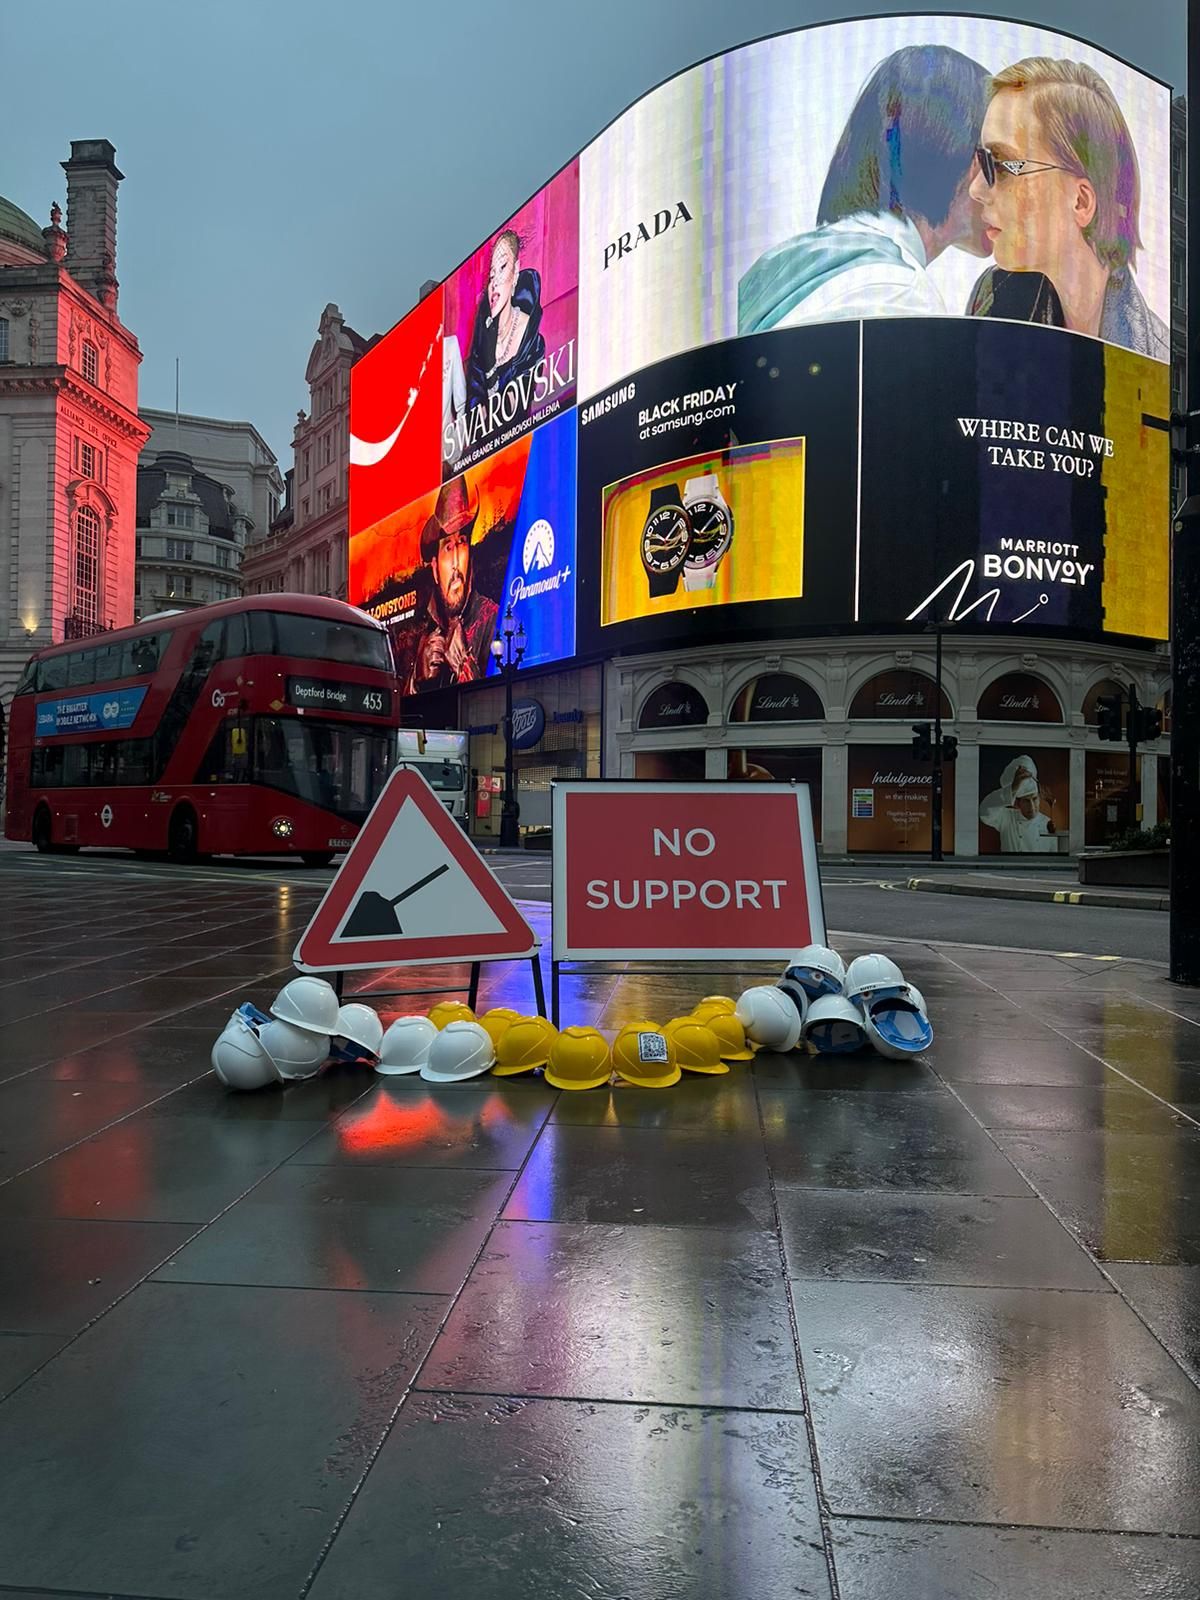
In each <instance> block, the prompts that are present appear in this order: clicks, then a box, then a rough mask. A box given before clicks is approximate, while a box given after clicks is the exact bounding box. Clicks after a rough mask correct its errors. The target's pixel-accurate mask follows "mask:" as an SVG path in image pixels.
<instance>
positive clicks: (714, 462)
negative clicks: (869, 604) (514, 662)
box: [579, 327, 858, 647]
mask: <svg viewBox="0 0 1200 1600" xmlns="http://www.w3.org/2000/svg"><path fill="white" fill-rule="evenodd" d="M610 402H611V403H610ZM857 410H858V330H857V328H851V327H840V328H839V327H829V328H798V329H789V330H785V331H782V332H780V333H775V334H762V335H758V336H756V337H755V338H752V339H737V340H731V341H729V342H728V343H726V344H721V345H712V346H709V347H707V348H705V349H701V350H693V351H690V352H689V353H688V354H687V355H683V356H677V357H676V358H675V359H674V360H671V361H664V362H660V363H659V364H658V365H657V366H655V367H652V368H650V369H649V370H647V371H645V372H640V373H637V374H635V375H634V376H633V377H632V378H630V379H628V380H627V381H626V382H625V383H623V384H621V385H620V386H619V387H618V389H617V390H615V391H611V392H610V393H609V394H608V395H605V396H601V397H599V398H598V399H597V400H594V401H592V402H590V403H588V404H585V405H584V406H583V407H581V410H580V441H579V451H580V462H579V465H580V480H579V526H580V530H581V531H580V613H579V627H580V634H581V638H582V636H583V635H584V634H585V632H586V633H587V634H588V637H589V642H590V641H591V638H592V634H591V629H592V627H593V626H594V624H596V623H598V625H599V628H598V637H597V639H596V643H597V644H599V645H607V644H608V643H609V641H610V639H612V638H614V637H617V638H619V639H620V641H621V642H622V643H624V642H625V641H626V640H631V641H632V642H634V643H638V642H642V641H643V640H645V641H647V642H648V641H650V640H653V641H654V642H656V643H662V642H665V641H666V640H667V639H668V638H670V637H680V638H683V637H686V636H688V634H692V635H694V634H695V632H696V630H697V628H698V627H699V628H707V627H708V626H709V622H708V618H707V616H706V613H708V612H711V611H713V610H714V608H725V607H728V606H733V605H738V606H745V605H750V604H755V603H760V602H779V601H785V602H787V603H788V606H789V611H788V613H787V615H788V618H789V620H792V621H794V623H795V625H796V626H800V627H804V626H814V625H815V626H821V625H824V624H826V623H828V622H831V621H842V620H845V619H847V618H848V617H849V614H850V602H851V596H852V594H853V589H854V560H855V537H854V519H855V472H856V466H857V458H856V420H857ZM777 609H778V608H777V606H776V607H773V610H775V611H776V612H777ZM741 614H742V615H743V616H744V615H745V613H744V612H743V613H741ZM725 625H726V626H728V624H725ZM593 647H595V646H593Z"/></svg>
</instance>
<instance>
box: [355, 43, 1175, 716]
mask: <svg viewBox="0 0 1200 1600" xmlns="http://www.w3.org/2000/svg"><path fill="white" fill-rule="evenodd" d="M1169 129H1170V99H1169V92H1168V90H1167V89H1166V87H1165V86H1164V85H1162V84H1159V83H1158V82H1156V81H1155V80H1153V79H1150V78H1148V77H1146V76H1145V75H1143V74H1141V73H1139V72H1137V71H1135V70H1134V69H1133V68H1131V67H1129V66H1127V65H1125V64H1124V63H1122V62H1120V61H1117V60H1116V59H1114V58H1113V57H1111V56H1108V55H1106V54H1105V53H1103V52H1102V51H1099V50H1097V49H1096V48H1095V47H1093V46H1091V45H1087V44H1084V43H1083V42H1081V41H1079V40H1075V39H1072V38H1069V37H1066V36H1064V35H1062V34H1057V33H1052V32H1050V31H1049V30H1047V29H1044V28H1037V27H1032V26H1028V25H1026V24H1022V23H1015V22H1007V21H997V20H994V19H987V18H979V17H955V16H910V17H886V18H876V19H869V20H859V21H852V22H844V23H835V24H830V25H826V26H818V27H812V28H807V29H803V30H800V31H798V32H795V33H790V34H784V35H779V36H776V37H773V38H769V39H764V40H760V41H758V42H756V43H754V44H750V45H746V46H744V47H742V48H740V49H737V50H732V51H729V52H727V53H726V54H724V55H721V56H718V57H714V58H713V59H711V60H709V61H706V62H702V63H701V64H699V65H698V66H695V67H691V68H688V69H687V70H686V71H683V72H681V73H680V74H678V76H676V77H675V78H672V79H671V80H669V81H668V82H667V83H665V84H663V85H661V86H660V87H659V88H657V89H655V90H652V91H651V92H650V93H648V94H647V95H645V96H644V97H643V98H642V99H641V100H640V101H638V102H637V103H636V104H635V105H633V106H632V107H630V109H629V110H628V111H627V112H625V113H624V114H623V115H622V116H620V117H618V118H617V119H616V120H615V121H614V122H613V123H612V124H611V125H610V126H609V127H608V128H607V129H605V131H604V132H603V133H602V134H600V135H599V137H598V138H597V139H595V140H594V141H593V142H592V144H590V145H589V146H588V147H587V148H586V149H585V150H584V151H583V152H582V153H581V154H580V155H579V157H578V158H577V159H575V160H573V161H572V162H570V163H569V164H568V165H567V166H566V167H564V168H563V169H562V170H561V171H560V172H559V173H557V174H556V175H555V177H554V178H552V179H551V180H550V182H549V183H548V184H547V185H546V186H545V188H543V189H542V190H540V191H539V192H538V193H537V194H536V195H534V197H533V198H532V199H531V200H530V201H528V202H527V203H526V205H524V206H523V207H521V208H520V210H519V211H518V212H516V213H515V214H514V215H513V216H512V217H510V218H509V219H507V221H506V222H504V223H503V224H502V225H501V226H500V227H498V228H496V229H495V230H494V231H493V232H492V233H491V234H489V235H488V236H487V238H486V239H484V241H483V242H482V243H481V245H480V246H479V248H478V249H477V250H476V251H475V252H474V253H473V254H472V256H471V257H469V258H468V260H467V261H466V262H464V263H463V264H462V265H461V266H460V267H459V268H457V269H456V270H455V271H454V272H453V273H451V274H450V276H449V277H448V278H447V279H446V281H445V283H444V284H443V285H441V286H440V287H439V288H437V289H436V290H435V291H434V292H433V293H431V294H430V295H429V296H428V297H427V298H426V300H424V301H423V302H422V303H421V304H420V305H419V306H418V307H417V308H416V309H415V310H414V311H413V312H411V313H410V314H409V316H408V317H406V318H405V319H404V320H403V321H402V322H401V323H400V324H399V325H398V326H397V327H396V328H395V329H393V331H392V332H391V333H390V334H389V335H388V336H387V338H386V339H384V340H383V341H382V342H381V343H380V344H379V345H378V346H377V347H376V348H375V349H374V350H372V351H371V352H370V353H369V354H368V356H367V357H365V358H364V360H363V361H362V362H360V363H359V365H358V366H357V367H356V368H355V371H354V375H353V378H352V386H351V434H352V440H351V462H352V468H351V508H350V514H351V535H352V539H351V556H350V595H351V599H352V600H354V601H355V603H357V604H360V605H365V606H367V607H368V609H371V610H372V611H374V612H375V613H376V614H377V615H380V616H383V617H384V618H385V619H386V620H389V621H390V622H391V624H392V627H393V631H394V633H395V635H396V637H397V639H398V641H399V643H400V644H401V654H402V656H404V659H405V661H406V663H407V667H406V670H407V672H408V675H409V684H410V687H411V688H413V689H420V688H421V687H425V686H432V685H434V684H442V685H444V684H445V683H446V682H447V681H454V682H468V681H470V676H469V674H470V672H471V668H470V667H469V666H467V665H465V664H464V660H463V658H462V654H461V651H460V649H459V648H458V647H457V646H455V647H454V648H453V650H452V651H451V650H450V648H449V647H447V649H448V654H453V656H454V662H453V664H452V666H453V673H452V676H451V677H450V678H447V671H448V670H449V669H448V668H447V667H446V666H445V665H444V664H440V665H439V668H438V671H437V672H425V671H424V670H423V668H422V665H421V662H422V660H423V659H424V658H423V657H421V655H420V652H419V650H418V649H417V646H416V645H415V644H414V639H415V633H414V627H415V620H416V615H417V609H419V608H420V607H422V606H426V607H427V602H428V600H429V597H430V595H432V594H433V593H434V591H435V590H436V585H437V575H436V557H430V556H427V555H426V554H424V553H423V545H424V547H427V546H428V545H429V538H428V537H426V535H425V534H424V533H423V532H422V530H424V529H425V528H426V525H427V524H428V523H429V522H430V519H431V518H432V519H434V521H435V522H436V518H437V507H438V503H439V500H440V501H441V502H442V514H443V518H444V517H445V515H446V512H447V506H446V497H447V495H453V496H458V497H460V498H461V496H462V495H463V494H464V493H465V496H466V499H465V501H464V507H463V508H462V515H463V518H464V519H469V516H470V505H471V504H472V503H473V502H472V500H471V496H472V494H474V492H475V489H476V486H479V492H480V494H481V495H482V496H483V497H484V498H485V499H486V493H485V490H484V488H483V485H484V483H485V480H487V475H488V472H491V473H493V474H494V475H496V481H497V482H499V481H500V480H501V479H503V480H504V481H505V482H508V481H509V478H510V477H512V474H514V473H515V471H516V468H515V466H514V465H513V463H515V462H516V461H517V459H518V457H520V459H521V460H522V461H525V460H526V459H531V460H533V461H534V463H535V467H536V470H535V471H534V473H533V476H532V478H530V479H529V480H528V482H526V480H525V479H524V478H522V483H523V484H524V488H523V490H522V493H523V494H524V495H525V499H526V502H527V504H525V505H524V508H522V505H521V504H518V502H517V501H513V502H512V504H511V505H510V506H509V509H508V511H507V512H506V513H505V519H502V521H503V526H504V528H505V530H506V531H505V533H504V535H503V537H500V535H499V534H497V533H496V532H495V531H494V529H492V526H491V525H490V524H489V529H490V530H491V531H487V532H485V531H484V524H483V523H482V522H480V521H479V520H478V519H476V520H475V521H473V522H471V525H470V526H471V531H470V534H469V537H468V543H469V546H470V549H471V550H472V552H473V557H474V559H475V569H476V571H475V573H473V574H472V575H470V576H469V577H468V579H467V580H466V584H467V587H466V589H465V590H464V594H465V596H466V598H464V599H462V600H461V605H462V606H463V607H464V608H465V607H467V606H469V605H470V601H471V597H472V596H474V597H475V599H476V600H477V601H482V600H483V599H487V600H488V601H489V602H490V603H491V604H492V605H494V606H496V607H497V608H498V609H497V613H496V615H497V616H498V615H499V614H500V613H501V612H502V610H503V608H504V606H507V605H508V604H514V609H516V610H518V611H520V609H521V608H522V607H528V606H529V604H530V602H531V601H532V600H534V599H535V598H536V599H537V601H538V602H539V604H540V607H541V610H540V614H539V617H538V619H537V631H538V634H539V638H540V640H541V643H540V645H539V647H538V658H539V660H542V661H546V662H549V661H551V660H554V659H562V658H564V657H566V656H568V655H570V654H572V653H573V652H574V651H576V650H578V651H581V652H588V653H592V652H608V651H613V650H618V649H637V648H646V647H650V646H657V647H663V646H667V645H671V644H675V643H678V644H680V645H683V644H685V643H687V642H689V641H691V642H694V641H695V640H697V639H703V638H715V637H717V636H718V634H724V635H725V636H729V637H732V636H736V635H737V634H738V633H740V632H743V631H744V632H749V633H751V634H753V633H754V632H755V631H770V632H772V633H775V634H780V633H786V632H789V631H796V632H805V631H812V630H814V629H836V628H838V627H841V626H845V625H855V624H857V625H859V626H862V627H868V628H876V629H878V628H891V627H897V626H902V625H905V624H913V625H916V624H920V623H923V622H926V621H928V620H930V619H932V618H934V617H936V618H939V619H941V620H945V621H962V622H964V623H968V624H970V625H972V626H980V627H982V626H990V627H993V628H996V627H1003V628H1010V627H1011V628H1018V629H1032V630H1035V631H1038V630H1043V631H1044V630H1052V631H1055V630H1069V631H1073V632H1076V633H1082V634H1087V635H1093V636H1094V635H1097V634H1101V633H1109V634H1113V635H1119V636H1125V637H1135V638H1136V637H1141V638H1149V639H1161V638H1163V637H1165V634H1166V630H1167V618H1166V601H1167V538H1168V531H1167V530H1168V505H1167V496H1168V434H1167V431H1166V420H1167V416H1168V407H1169V401H1168V367H1167V361H1168V358H1169V333H1168V326H1167V325H1168V320H1169V314H1170V308H1169V289H1170V271H1169V267H1170V260H1169V249H1170V221H1169V218H1170V205H1169V176H1170V159H1169ZM439 401H440V404H439ZM546 430H553V448H552V450H550V449H546V450H543V449H539V448H538V441H539V440H540V438H541V436H542V434H543V432H545V431H546ZM567 432H570V433H571V434H572V440H571V449H570V451H569V452H568V450H567V448H566V445H565V437H566V433H567ZM518 447H519V448H518ZM522 450H527V451H528V452H529V456H528V458H527V457H526V456H524V455H522ZM543 455H546V457H547V460H548V459H549V458H550V457H551V456H552V457H553V460H554V463H555V465H554V467H553V469H552V472H553V497H554V505H553V508H552V511H553V515H552V516H546V517H542V518H541V519H540V520H543V521H547V522H549V523H550V524H551V525H552V526H554V527H555V529H556V535H555V537H556V540H558V543H557V544H556V549H558V550H562V549H565V548H566V547H567V546H566V545H565V544H564V543H563V542H562V538H561V537H560V536H559V535H558V532H557V529H558V528H559V527H560V526H563V527H569V534H568V535H566V537H569V539H570V541H571V549H572V561H571V569H572V575H571V578H570V580H569V581H568V580H566V579H564V581H563V582H562V583H561V584H559V585H558V586H556V587H555V588H554V589H552V590H551V589H547V588H545V587H542V588H541V589H539V590H537V591H536V593H535V592H534V591H532V590H531V589H529V588H528V586H529V585H532V584H534V583H535V581H537V580H536V579H535V578H534V576H532V575H531V572H530V570H529V569H527V568H523V567H519V566H514V562H517V561H518V551H517V545H518V543H521V544H522V546H523V543H524V541H525V538H526V536H527V534H528V528H527V527H526V526H525V524H524V523H521V525H520V527H519V526H518V522H519V519H521V518H525V519H526V520H527V518H528V514H529V508H531V507H533V506H534V505H535V503H536V502H539V501H540V502H545V501H546V497H547V495H548V494H549V493H550V482H551V479H550V477H549V476H547V474H549V473H550V472H551V469H550V468H549V467H546V468H545V469H544V470H543V468H542V467H540V466H537V462H538V460H539V459H540V458H541V457H542V456H543ZM489 463H495V465H494V467H489ZM522 470H524V469H522ZM481 474H482V475H483V476H482V477H481V476H480V475H481ZM568 474H569V478H568ZM512 482H513V483H514V484H515V482H516V478H515V477H512ZM456 486H457V487H456ZM464 486H465V488H464ZM513 492H514V493H515V492H516V491H515V489H514V491H513ZM568 502H570V505H571V511H570V515H569V516H568V515H567V514H566V511H565V507H566V505H567V503H568ZM451 520H453V519H451ZM534 520H535V521H537V520H539V518H538V517H537V516H535V517H534ZM496 526H499V524H497V525H496ZM522 528H523V529H524V531H521V530H522ZM458 542H459V543H460V544H461V542H462V540H461V537H459V538H458ZM533 543H534V545H537V544H538V540H537V539H536V538H535V539H534V541H533ZM501 545H503V551H501ZM521 553H522V554H523V550H522V552H521ZM576 564H577V567H578V571H577V572H576V571H575V567H576ZM501 566H503V571H501ZM385 569H386V570H385ZM476 574H477V576H476ZM518 579H519V580H520V583H523V584H525V585H526V586H527V588H526V589H525V590H522V589H521V588H520V585H519V584H518V585H517V586H516V587H514V582H515V580H518ZM426 591H428V592H426ZM438 592H440V591H438ZM456 593H457V590H456ZM401 601H403V603H400V602H401ZM441 603H442V604H443V609H444V611H445V617H444V619H443V620H444V624H445V626H444V628H443V630H442V631H447V632H448V633H454V632H455V629H456V617H457V613H454V612H452V611H451V610H449V609H446V608H447V607H448V606H450V605H452V604H453V603H454V602H453V601H452V600H450V599H448V598H447V597H446V596H443V600H442V602H441ZM437 604H438V602H436V601H435V604H434V610H435V611H436V609H437ZM414 608H416V609H414ZM568 608H571V614H570V615H567V610H568ZM472 617H473V618H474V621H475V622H476V623H477V624H479V623H480V618H481V617H483V618H486V619H487V626H492V625H493V624H494V622H495V620H496V619H495V617H493V616H492V613H491V612H490V611H488V609H487V607H482V609H481V607H480V605H479V604H476V605H475V607H474V610H473V611H472ZM528 626H529V623H528V622H527V627H528ZM482 631H483V632H486V631H487V628H486V627H483V628H482ZM437 653H438V652H437V650H436V649H435V650H434V654H435V655H436V654H437ZM439 660H440V658H439ZM480 670H481V674H482V673H485V672H486V670H487V669H486V664H485V665H484V666H483V667H482V668H481V669H480Z"/></svg>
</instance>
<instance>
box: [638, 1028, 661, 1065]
mask: <svg viewBox="0 0 1200 1600" xmlns="http://www.w3.org/2000/svg"><path fill="white" fill-rule="evenodd" d="M666 1059H667V1041H666V1040H665V1039H664V1038H663V1036H662V1034H661V1033H639V1034H638V1060H639V1061H641V1062H643V1063H644V1062H647V1061H657V1062H663V1063H665V1062H666Z"/></svg>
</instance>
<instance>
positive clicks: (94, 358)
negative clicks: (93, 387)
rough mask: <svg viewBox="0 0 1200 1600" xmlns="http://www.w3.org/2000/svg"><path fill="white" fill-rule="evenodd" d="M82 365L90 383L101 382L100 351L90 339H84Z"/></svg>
mask: <svg viewBox="0 0 1200 1600" xmlns="http://www.w3.org/2000/svg"><path fill="white" fill-rule="evenodd" d="M80 367H81V369H82V371H83V375H84V377H85V378H86V379H87V381H88V382H89V383H99V382H100V352H99V350H97V349H96V346H95V345H94V344H92V343H91V342H90V340H88V339H85V340H84V341H83V356H82V358H81V360H80Z"/></svg>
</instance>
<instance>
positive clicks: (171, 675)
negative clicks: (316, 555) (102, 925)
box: [5, 594, 399, 866]
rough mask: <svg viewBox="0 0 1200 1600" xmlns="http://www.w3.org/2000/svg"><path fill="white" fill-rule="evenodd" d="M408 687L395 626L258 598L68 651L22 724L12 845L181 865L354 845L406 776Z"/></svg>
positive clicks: (34, 675)
mask: <svg viewBox="0 0 1200 1600" xmlns="http://www.w3.org/2000/svg"><path fill="white" fill-rule="evenodd" d="M398 689H399V686H398V684H397V682H396V679H395V674H394V671H393V666H392V655H391V647H390V644H389V642H388V637H387V633H386V631H385V629H384V628H383V627H382V625H381V624H379V623H377V622H376V621H374V619H373V618H371V617H368V616H367V615H366V614H365V613H364V612H362V611H358V610H356V609H355V608H354V607H352V606H348V605H344V604H343V603H342V602H341V601H340V600H325V599H321V598H319V597H316V596H312V595H294V594H292V595H283V594H268V595H255V596H251V597H249V598H246V599H243V600H230V601H224V602H222V603H220V604H218V605H211V606H202V607H200V608H199V609H197V610H194V611H186V612H175V613H171V612H163V613H160V614H158V615H157V616H153V617H147V618H145V619H144V620H143V621H142V622H139V623H137V624H135V625H134V626H133V627H132V628H120V629H117V630H115V631H113V632H110V633H102V634H98V635H96V636H94V637H92V638H90V639H85V640H80V641H72V642H71V643H69V644H61V645H55V646H53V647H52V648H50V649H48V650H42V651H40V652H39V653H38V654H37V655H35V656H34V657H33V658H32V659H31V660H30V662H29V663H28V665H27V666H26V668H25V672H24V675H23V676H22V678H21V681H20V683H19V684H18V686H17V690H16V693H15V695H14V696H13V701H12V706H11V709H10V714H9V735H8V771H7V815H6V819H5V832H6V834H7V835H8V837H9V838H10V839H32V841H33V843H34V844H35V845H36V846H37V848H38V849H39V850H43V851H68V850H78V849H79V847H80V846H81V845H109V846H113V845H121V846H127V847H128V848H130V849H133V850H137V851H142V852H148V853H152V854H154V853H160V852H163V851H165V852H166V853H167V854H168V855H170V856H171V857H172V858H173V859H175V860H177V861H187V860H195V859H196V858H197V857H199V856H201V855H213V854H230V855H263V854H268V853H270V854H279V853H282V852H289V853H292V852H294V853H297V854H299V855H300V857H301V858H302V859H303V860H304V861H305V862H307V863H309V864H310V865H313V866H317V865H325V864H326V863H328V862H329V861H331V860H332V859H333V857H334V855H335V854H336V853H337V852H338V851H340V850H345V849H347V848H348V847H349V845H350V843H351V841H352V839H353V837H354V835H355V833H356V832H357V831H358V826H359V824H360V823H361V822H362V821H363V819H364V818H365V816H366V815H367V812H368V811H369V810H370V809H371V806H372V805H373V804H374V802H375V800H376V798H377V797H378V795H379V791H380V789H381V788H382V787H383V783H384V780H385V779H386V777H387V774H388V771H389V770H390V768H391V766H392V764H393V760H394V753H395V743H396V739H395V729H396V727H397V725H398V721H399V692H398Z"/></svg>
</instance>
